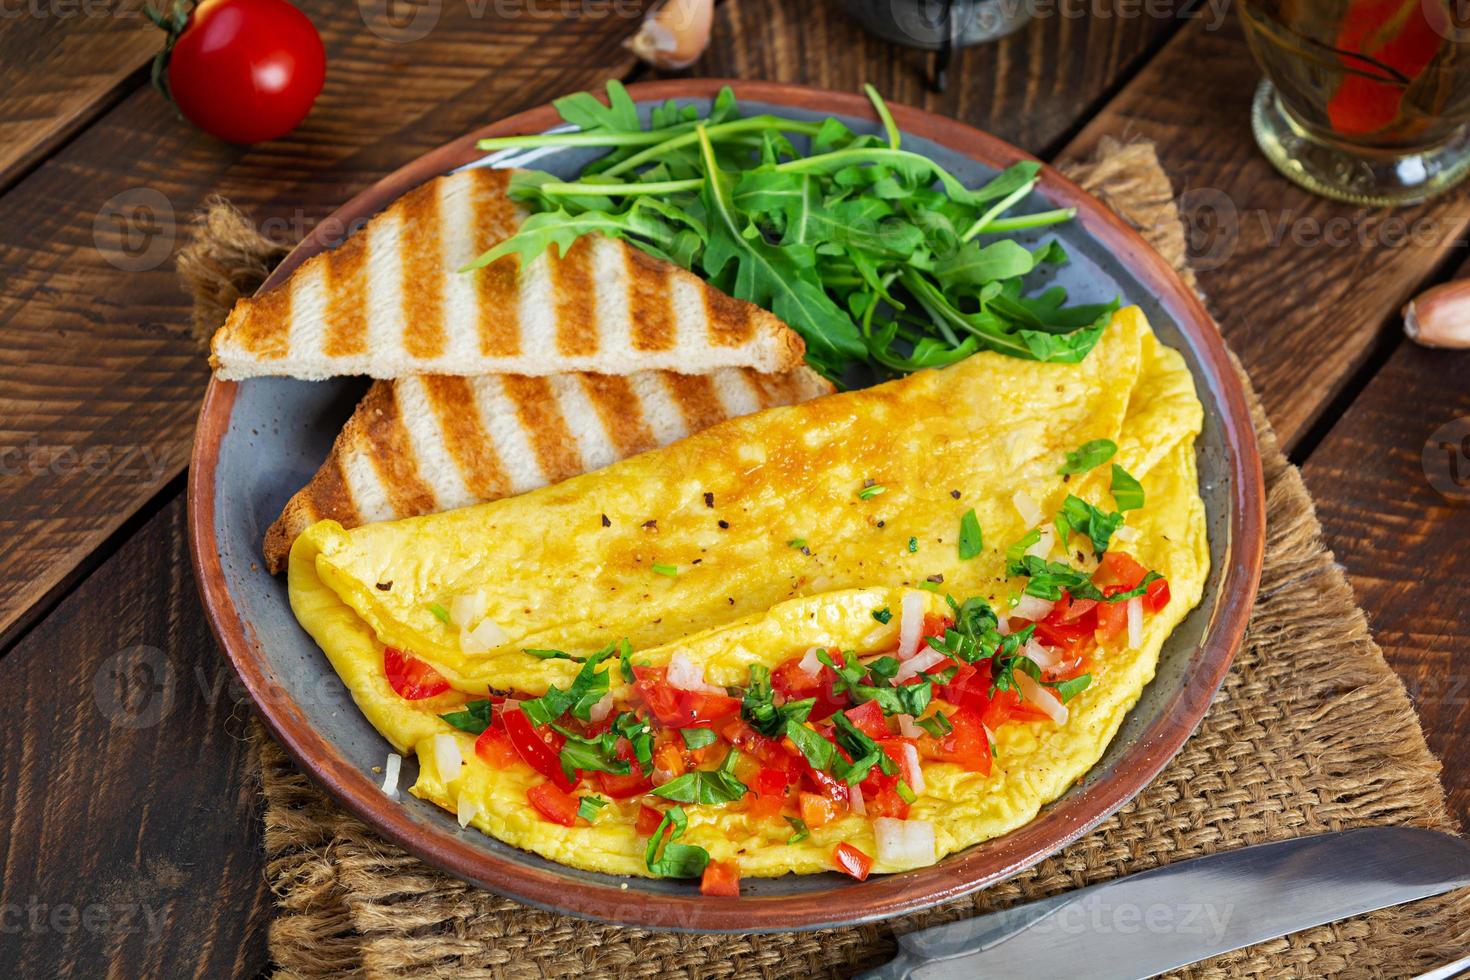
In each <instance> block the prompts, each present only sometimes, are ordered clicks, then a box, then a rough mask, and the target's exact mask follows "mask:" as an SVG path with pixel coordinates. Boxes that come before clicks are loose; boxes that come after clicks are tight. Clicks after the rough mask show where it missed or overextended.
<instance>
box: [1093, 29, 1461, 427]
mask: <svg viewBox="0 0 1470 980" xmlns="http://www.w3.org/2000/svg"><path fill="white" fill-rule="evenodd" d="M1259 78H1260V73H1259V72H1258V70H1257V69H1256V66H1255V63H1254V62H1252V61H1251V59H1250V57H1249V54H1248V52H1247V50H1246V47H1245V43H1244V39H1243V38H1242V37H1241V35H1240V31H1239V28H1238V26H1237V25H1236V22H1235V20H1234V18H1232V19H1230V20H1229V21H1227V22H1226V24H1225V26H1224V27H1222V28H1221V29H1218V30H1211V29H1210V22H1209V21H1208V20H1203V19H1202V20H1198V21H1195V22H1193V23H1191V24H1190V25H1189V26H1188V27H1186V28H1185V29H1184V30H1182V31H1181V32H1180V33H1179V34H1178V35H1176V36H1175V37H1174V38H1173V39H1172V40H1171V41H1170V42H1169V44H1168V45H1166V46H1165V48H1164V49H1163V51H1162V52H1161V53H1160V54H1159V55H1158V56H1157V57H1155V58H1154V59H1153V60H1151V61H1150V62H1149V63H1148V65H1147V67H1145V68H1144V69H1143V70H1142V71H1140V72H1139V73H1138V74H1137V75H1136V76H1134V77H1133V79H1132V80H1131V81H1130V82H1129V83H1128V84H1127V86H1126V87H1124V89H1123V90H1122V91H1121V92H1120V93H1119V95H1118V96H1117V98H1115V99H1113V100H1112V101H1111V102H1109V103H1108V105H1107V106H1106V107H1105V108H1104V109H1103V110H1102V112H1100V113H1099V114H1098V115H1097V117H1096V118H1094V119H1093V120H1092V122H1090V123H1089V124H1088V125H1087V127H1086V128H1085V129H1084V130H1083V131H1082V133H1080V134H1079V135H1078V137H1077V139H1076V140H1075V141H1073V142H1072V143H1071V144H1070V145H1069V146H1068V147H1067V149H1066V151H1065V154H1064V155H1065V156H1068V157H1078V156H1083V155H1086V154H1088V153H1090V152H1091V151H1092V150H1093V149H1094V148H1095V147H1096V146H1097V144H1098V142H1099V141H1100V140H1101V139H1102V138H1103V137H1104V136H1114V137H1125V136H1130V135H1136V136H1142V137H1148V138H1150V139H1153V140H1155V141H1156V142H1157V143H1158V145H1159V157H1160V159H1161V161H1162V162H1163V164H1164V167H1165V169H1167V170H1168V171H1169V175H1170V176H1171V177H1172V178H1173V179H1174V182H1175V186H1176V187H1177V188H1178V189H1179V190H1180V191H1181V192H1183V199H1182V203H1183V204H1184V209H1185V211H1186V213H1187V214H1188V216H1189V219H1190V224H1191V233H1192V234H1191V237H1192V239H1193V245H1194V247H1193V249H1192V252H1193V257H1194V264H1195V266H1196V268H1197V269H1198V270H1199V272H1200V278H1201V281H1202V283H1203V286H1204V291H1205V294H1206V296H1207V298H1208V300H1209V301H1210V304H1211V307H1212V308H1213V309H1214V310H1215V311H1216V313H1217V315H1218V316H1219V318H1220V324H1221V328H1222V329H1223V330H1224V332H1225V336H1226V339H1227V340H1229V342H1230V344H1231V346H1232V347H1233V348H1234V349H1235V352H1236V353H1237V354H1239V355H1240V358H1241V360H1242V361H1243V362H1244V363H1245V366H1246V368H1247V369H1248V370H1249V371H1250V374H1251V378H1252V379H1253V380H1254V382H1255V385H1256V388H1257V390H1258V391H1260V393H1261V396H1262V398H1263V399H1264V400H1265V403H1266V408H1267V411H1268V413H1269V414H1270V416H1271V420H1272V422H1273V423H1274V424H1275V426H1276V431H1277V433H1278V434H1279V435H1280V436H1281V439H1282V442H1283V444H1284V445H1285V446H1286V447H1287V449H1288V451H1290V450H1291V449H1292V448H1293V447H1294V446H1295V445H1296V444H1297V442H1298V441H1299V440H1300V439H1302V437H1303V436H1304V435H1305V434H1306V433H1307V432H1308V430H1309V429H1310V428H1311V426H1312V425H1313V423H1314V422H1315V421H1316V420H1317V419H1318V418H1319V416H1320V413H1321V412H1322V411H1323V409H1324V407H1325V406H1327V405H1328V404H1329V403H1331V401H1332V399H1333V398H1334V397H1335V396H1337V395H1338V394H1339V392H1341V391H1342V389H1343V387H1344V385H1347V384H1349V383H1350V379H1351V378H1352V377H1353V375H1354V373H1355V372H1356V371H1357V370H1358V369H1359V368H1360V367H1361V366H1362V365H1363V364H1364V362H1365V360H1366V359H1367V358H1368V357H1369V356H1370V355H1371V354H1372V352H1373V351H1374V349H1375V347H1376V345H1378V344H1380V343H1382V342H1383V338H1384V337H1385V336H1389V335H1390V334H1391V332H1392V331H1393V330H1396V329H1397V327H1396V326H1394V325H1393V324H1392V323H1391V322H1390V321H1392V320H1393V319H1394V317H1395V315H1396V311H1397V309H1398V307H1399V306H1400V304H1401V303H1402V302H1403V301H1404V300H1405V299H1406V298H1407V297H1408V296H1409V295H1411V294H1412V293H1413V291H1414V290H1415V289H1416V288H1417V285H1418V283H1420V282H1421V281H1423V279H1424V278H1425V277H1426V276H1428V275H1430V274H1431V273H1432V272H1433V270H1434V269H1435V268H1436V267H1437V266H1438V265H1439V264H1440V263H1441V262H1442V261H1443V260H1444V259H1445V257H1446V255H1447V254H1448V253H1449V251H1450V250H1451V249H1452V248H1453V247H1454V246H1455V244H1456V243H1457V242H1463V240H1464V238H1463V233H1464V230H1465V228H1466V226H1467V225H1470V205H1467V204H1466V200H1465V197H1464V192H1460V193H1458V194H1452V195H1450V196H1449V197H1447V198H1444V199H1442V200H1440V201H1436V202H1432V203H1430V204H1427V205H1423V206H1420V207H1417V208H1407V209H1403V210H1400V211H1396V212H1382V211H1380V212H1367V211H1360V210H1356V209H1354V208H1351V207H1348V206H1346V205H1342V204H1337V203H1334V202H1331V201H1327V200H1325V199H1322V198H1317V197H1313V196H1312V195H1309V194H1307V193H1306V192H1305V191H1301V190H1298V189H1297V188H1296V187H1295V186H1294V185H1292V184H1291V183H1289V182H1287V181H1286V180H1285V179H1283V178H1282V177H1280V176H1279V175H1278V174H1277V173H1276V171H1275V170H1273V169H1272V168H1271V165H1270V164H1269V163H1267V162H1266V160H1265V158H1264V157H1262V156H1261V154H1260V152H1259V151H1258V150H1257V149H1256V145H1255V141H1254V140H1253V138H1252V137H1251V133H1250V102H1251V97H1252V94H1253V93H1254V91H1255V87H1256V83H1257V81H1258V80H1259ZM1386 332H1387V333H1386Z"/></svg>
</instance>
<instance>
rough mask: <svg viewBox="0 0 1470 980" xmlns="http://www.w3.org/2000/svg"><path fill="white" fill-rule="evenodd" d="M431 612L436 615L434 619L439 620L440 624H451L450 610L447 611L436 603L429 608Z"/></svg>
mask: <svg viewBox="0 0 1470 980" xmlns="http://www.w3.org/2000/svg"><path fill="white" fill-rule="evenodd" d="M429 612H431V613H433V614H434V618H435V619H437V620H439V622H441V623H447V622H449V610H448V609H445V608H444V607H443V606H441V605H440V604H439V603H437V602H436V603H434V604H433V605H431V606H430V607H429Z"/></svg>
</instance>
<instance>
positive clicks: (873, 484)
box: [863, 477, 878, 490]
mask: <svg viewBox="0 0 1470 980" xmlns="http://www.w3.org/2000/svg"><path fill="white" fill-rule="evenodd" d="M877 485H878V481H877V480H874V479H872V478H871V477H870V478H869V479H866V480H864V481H863V489H864V490H866V489H868V488H869V487H876V486H877Z"/></svg>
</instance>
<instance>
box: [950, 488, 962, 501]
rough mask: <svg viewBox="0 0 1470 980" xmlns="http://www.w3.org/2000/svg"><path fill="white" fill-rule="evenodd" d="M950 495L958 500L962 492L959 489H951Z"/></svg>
mask: <svg viewBox="0 0 1470 980" xmlns="http://www.w3.org/2000/svg"><path fill="white" fill-rule="evenodd" d="M949 495H950V496H951V497H953V498H954V499H956V500H959V499H960V492H959V491H958V490H951V491H950V492H949Z"/></svg>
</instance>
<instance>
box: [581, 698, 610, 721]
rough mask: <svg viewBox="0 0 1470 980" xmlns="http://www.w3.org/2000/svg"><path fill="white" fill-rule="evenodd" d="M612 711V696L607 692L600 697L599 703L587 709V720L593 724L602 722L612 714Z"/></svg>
mask: <svg viewBox="0 0 1470 980" xmlns="http://www.w3.org/2000/svg"><path fill="white" fill-rule="evenodd" d="M612 709H613V696H612V692H611V691H608V692H607V693H606V694H604V695H603V696H602V700H601V701H598V702H597V703H596V704H594V705H593V706H592V707H591V708H589V709H587V718H588V720H589V721H593V722H598V721H603V720H605V719H606V718H607V716H608V715H610V714H612Z"/></svg>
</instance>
